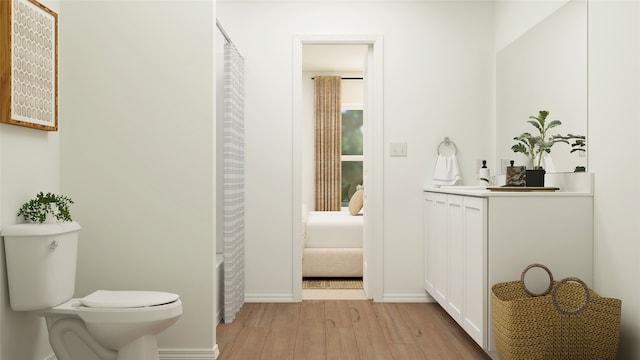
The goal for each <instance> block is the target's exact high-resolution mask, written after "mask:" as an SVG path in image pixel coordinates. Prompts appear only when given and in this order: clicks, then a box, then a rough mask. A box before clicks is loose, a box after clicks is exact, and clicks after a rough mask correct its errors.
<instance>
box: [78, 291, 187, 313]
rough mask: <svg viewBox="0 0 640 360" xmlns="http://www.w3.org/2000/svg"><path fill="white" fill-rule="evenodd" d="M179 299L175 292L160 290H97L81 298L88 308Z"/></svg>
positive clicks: (155, 304)
mask: <svg viewBox="0 0 640 360" xmlns="http://www.w3.org/2000/svg"><path fill="white" fill-rule="evenodd" d="M178 299H179V296H178V295H176V294H172V293H168V292H161V291H109V290H97V291H95V292H93V293H91V294H89V295H87V296H85V297H83V298H81V299H79V300H80V304H82V305H84V306H86V307H90V308H117V309H120V308H140V307H148V306H157V305H163V304H169V303H172V302H174V301H176V300H178Z"/></svg>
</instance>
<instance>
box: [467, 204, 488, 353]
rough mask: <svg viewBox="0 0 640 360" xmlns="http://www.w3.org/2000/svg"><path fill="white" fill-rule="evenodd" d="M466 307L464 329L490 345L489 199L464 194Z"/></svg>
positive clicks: (479, 342) (473, 337)
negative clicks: (488, 327) (487, 251)
mask: <svg viewBox="0 0 640 360" xmlns="http://www.w3.org/2000/svg"><path fill="white" fill-rule="evenodd" d="M462 213H463V218H464V229H463V230H462V231H463V233H464V235H463V236H464V240H463V244H462V249H463V253H464V255H463V257H464V307H463V311H462V313H463V317H464V320H463V322H462V328H463V329H464V330H465V331H466V332H467V334H469V336H471V338H472V339H473V340H475V341H476V342H477V343H478V345H480V346H482V347H483V348H486V347H487V344H486V342H487V341H486V338H487V331H486V330H487V329H486V328H487V312H488V303H487V282H486V281H487V262H486V261H487V260H486V259H487V255H486V254H487V253H486V249H487V200H486V199H483V198H474V197H464V198H463V205H462Z"/></svg>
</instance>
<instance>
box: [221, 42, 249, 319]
mask: <svg viewBox="0 0 640 360" xmlns="http://www.w3.org/2000/svg"><path fill="white" fill-rule="evenodd" d="M223 143H224V150H223V154H224V155H223V159H224V160H223V162H224V170H223V171H224V196H223V199H224V206H223V209H224V322H225V323H231V322H233V320H234V319H235V317H236V313H237V312H238V311H239V310H240V308H241V307H242V304H244V59H243V58H242V56H241V55H240V53H239V52H238V50H237V49H236V48H235V46H234V45H233V43H226V44H225V46H224V141H223Z"/></svg>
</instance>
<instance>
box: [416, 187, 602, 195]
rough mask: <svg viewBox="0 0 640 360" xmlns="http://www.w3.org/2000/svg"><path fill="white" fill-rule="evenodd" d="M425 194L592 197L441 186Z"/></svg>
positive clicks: (567, 193) (566, 192)
mask: <svg viewBox="0 0 640 360" xmlns="http://www.w3.org/2000/svg"><path fill="white" fill-rule="evenodd" d="M423 191H426V192H435V193H442V194H452V195H464V196H475V197H569V196H593V193H592V192H578V191H562V189H560V190H558V191H526V190H523V191H491V190H489V189H478V188H477V187H466V186H443V187H439V188H437V187H432V188H430V187H426V188H424V189H423Z"/></svg>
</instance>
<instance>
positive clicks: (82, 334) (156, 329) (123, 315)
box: [36, 290, 182, 360]
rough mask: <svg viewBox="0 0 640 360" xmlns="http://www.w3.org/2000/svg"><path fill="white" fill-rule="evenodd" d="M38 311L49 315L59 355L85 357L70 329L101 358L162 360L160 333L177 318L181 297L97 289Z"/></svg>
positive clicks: (61, 359)
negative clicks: (76, 349)
mask: <svg viewBox="0 0 640 360" xmlns="http://www.w3.org/2000/svg"><path fill="white" fill-rule="evenodd" d="M36 313H37V314H38V315H40V316H43V317H45V318H46V319H47V327H48V329H49V342H50V343H51V347H52V348H53V351H54V353H55V354H56V357H57V359H58V360H75V359H76V358H80V357H79V356H78V355H75V356H74V350H73V348H72V346H71V345H70V343H69V342H68V341H66V339H65V337H66V336H67V335H69V333H72V334H74V335H75V336H76V337H77V338H78V339H80V341H82V342H83V343H84V345H85V346H86V347H87V348H89V349H91V351H93V353H94V355H95V356H96V357H97V358H99V359H101V360H102V359H104V360H107V359H109V360H111V359H114V360H157V359H158V355H157V354H158V348H157V343H156V337H155V335H156V334H158V333H160V332H162V331H164V330H165V329H167V328H168V327H170V326H171V325H173V324H174V323H175V322H176V321H177V320H178V318H179V317H180V315H181V314H182V302H181V301H180V299H179V297H178V295H176V294H172V293H165V292H155V291H105V290H98V291H96V292H93V293H91V294H90V295H88V296H86V297H84V298H77V299H71V300H69V301H67V302H65V303H63V304H61V305H58V306H55V307H52V308H50V309H46V310H40V311H36Z"/></svg>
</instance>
